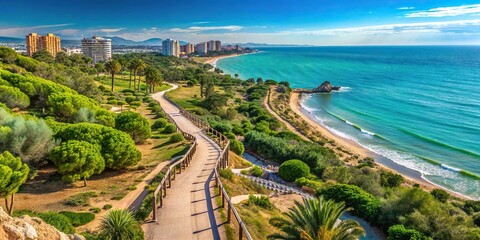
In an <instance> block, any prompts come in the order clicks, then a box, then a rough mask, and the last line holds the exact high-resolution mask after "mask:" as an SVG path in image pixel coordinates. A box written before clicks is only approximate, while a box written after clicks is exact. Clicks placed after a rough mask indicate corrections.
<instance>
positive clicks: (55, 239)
mask: <svg viewBox="0 0 480 240" xmlns="http://www.w3.org/2000/svg"><path fill="white" fill-rule="evenodd" d="M0 239H5V240H17V239H26V240H42V239H49V240H85V238H84V237H83V236H81V235H77V234H69V235H67V234H65V233H63V232H60V231H58V230H57V229H56V228H55V227H53V226H51V225H49V224H47V223H45V222H44V221H43V220H42V219H40V218H37V217H30V216H27V215H25V216H22V217H11V216H9V215H8V214H7V213H6V212H5V211H4V210H3V208H1V207H0Z"/></svg>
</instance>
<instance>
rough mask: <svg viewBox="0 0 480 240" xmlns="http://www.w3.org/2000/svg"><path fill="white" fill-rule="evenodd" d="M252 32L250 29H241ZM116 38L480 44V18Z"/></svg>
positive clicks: (147, 33)
mask: <svg viewBox="0 0 480 240" xmlns="http://www.w3.org/2000/svg"><path fill="white" fill-rule="evenodd" d="M244 29H252V27H248V28H244ZM117 36H120V37H124V38H127V39H132V40H137V41H140V40H145V39H148V38H154V37H159V38H173V39H179V40H183V41H189V42H192V43H198V42H204V41H208V40H212V39H219V40H221V41H222V42H226V43H242V42H243V43H245V42H257V43H262V42H264V43H274V44H312V45H324V46H340V45H422V44H442V45H445V44H459V45H461V44H469V45H472V44H480V19H479V20H463V21H438V22H424V23H402V24H385V25H372V26H363V27H347V28H332V29H313V30H312V29H295V30H290V31H278V32H257V31H240V32H235V31H226V32H208V31H207V32H202V33H199V32H198V31H197V30H195V31H193V30H189V31H171V29H170V30H150V29H147V30H146V31H141V30H140V31H138V32H122V33H119V34H118V35H117Z"/></svg>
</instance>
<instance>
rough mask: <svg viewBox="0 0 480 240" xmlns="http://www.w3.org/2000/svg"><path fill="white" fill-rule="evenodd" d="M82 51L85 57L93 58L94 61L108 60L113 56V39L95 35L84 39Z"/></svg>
mask: <svg viewBox="0 0 480 240" xmlns="http://www.w3.org/2000/svg"><path fill="white" fill-rule="evenodd" d="M82 52H83V55H84V56H85V57H89V58H91V59H92V60H93V63H97V62H101V61H104V62H106V61H108V60H110V59H111V58H112V40H111V39H106V38H101V37H97V36H93V37H92V38H83V39H82Z"/></svg>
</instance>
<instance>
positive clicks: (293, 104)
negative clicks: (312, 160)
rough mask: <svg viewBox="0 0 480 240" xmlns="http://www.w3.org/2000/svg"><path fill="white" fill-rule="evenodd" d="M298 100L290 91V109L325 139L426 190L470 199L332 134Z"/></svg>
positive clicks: (297, 96) (353, 142)
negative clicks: (373, 160) (436, 190)
mask: <svg viewBox="0 0 480 240" xmlns="http://www.w3.org/2000/svg"><path fill="white" fill-rule="evenodd" d="M300 101H301V97H300V96H299V94H298V93H291V95H290V108H291V109H292V111H294V112H295V113H297V114H298V115H299V116H301V117H302V118H303V119H304V120H305V121H306V122H308V124H309V125H311V127H313V128H315V129H316V130H317V131H319V132H320V133H322V134H323V136H325V137H326V138H327V139H331V140H334V141H335V142H336V143H337V145H340V146H341V147H343V148H345V149H348V150H349V151H350V152H352V153H353V154H358V155H360V156H361V157H362V158H363V157H373V158H374V159H375V163H377V164H378V165H379V166H380V167H382V168H384V169H387V170H390V171H393V172H396V173H399V174H401V175H402V176H403V177H404V178H405V179H407V180H408V181H409V182H411V183H417V184H419V185H420V187H422V188H423V189H425V190H426V191H431V190H432V189H435V188H442V189H444V190H446V191H448V192H449V193H450V194H452V195H454V196H456V197H459V198H464V199H470V198H469V197H467V196H464V195H462V194H459V193H457V192H453V191H451V190H449V189H445V188H443V187H441V186H437V185H435V184H433V183H431V182H429V181H427V180H425V179H424V178H422V174H421V173H420V172H418V171H415V170H413V169H409V168H407V167H404V166H402V165H399V164H397V163H395V162H393V161H392V160H390V159H388V158H385V157H383V156H381V155H378V154H376V153H374V152H372V151H370V150H368V149H366V148H364V147H363V146H361V145H360V144H358V143H356V142H355V141H352V140H349V139H345V138H342V137H340V136H338V135H335V134H333V133H332V132H330V131H329V130H328V129H327V128H325V127H324V126H322V125H321V124H320V123H318V122H316V121H315V120H314V116H313V115H311V114H310V113H309V112H308V111H307V110H305V109H304V108H302V106H301V104H300Z"/></svg>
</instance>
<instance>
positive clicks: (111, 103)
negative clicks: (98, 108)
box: [107, 99, 117, 105]
mask: <svg viewBox="0 0 480 240" xmlns="http://www.w3.org/2000/svg"><path fill="white" fill-rule="evenodd" d="M107 103H108V104H110V105H117V100H115V99H114V100H108V102H107Z"/></svg>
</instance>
